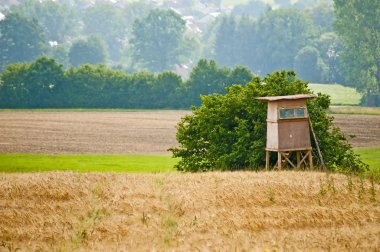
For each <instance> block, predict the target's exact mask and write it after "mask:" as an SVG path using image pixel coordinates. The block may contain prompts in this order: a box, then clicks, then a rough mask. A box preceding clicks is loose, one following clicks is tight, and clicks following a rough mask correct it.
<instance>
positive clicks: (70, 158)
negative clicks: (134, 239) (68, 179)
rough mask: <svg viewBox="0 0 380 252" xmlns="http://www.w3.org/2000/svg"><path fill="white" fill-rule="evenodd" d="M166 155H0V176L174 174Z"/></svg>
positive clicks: (173, 162)
mask: <svg viewBox="0 0 380 252" xmlns="http://www.w3.org/2000/svg"><path fill="white" fill-rule="evenodd" d="M176 162H177V160H175V159H173V158H172V157H171V156H169V155H95V154H90V155H77V154H75V155H74V154H73V155H47V154H3V153H2V154H0V172H45V171H77V172H128V173H146V172H149V173H155V172H168V171H174V170H175V169H174V168H173V167H174V164H175V163H176Z"/></svg>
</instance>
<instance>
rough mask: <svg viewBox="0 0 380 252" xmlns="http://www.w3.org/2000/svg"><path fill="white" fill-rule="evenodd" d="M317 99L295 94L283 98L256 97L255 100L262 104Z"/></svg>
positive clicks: (312, 96)
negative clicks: (262, 102)
mask: <svg viewBox="0 0 380 252" xmlns="http://www.w3.org/2000/svg"><path fill="white" fill-rule="evenodd" d="M315 97H317V96H316V95H315V94H297V95H284V96H265V97H257V98H256V99H258V100H260V101H264V102H271V101H279V100H299V99H313V98H315Z"/></svg>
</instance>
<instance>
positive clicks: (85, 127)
mask: <svg viewBox="0 0 380 252" xmlns="http://www.w3.org/2000/svg"><path fill="white" fill-rule="evenodd" d="M187 113H190V112H189V111H151V112H15V111H8V112H0V153H44V154H169V152H168V151H167V149H168V148H170V147H173V146H175V145H176V144H177V142H176V139H175V133H176V128H175V126H176V124H177V123H178V121H179V120H180V118H181V117H182V116H184V115H185V114H187ZM334 122H335V123H336V125H337V126H339V127H341V128H342V131H343V132H344V133H346V134H347V135H348V136H349V135H356V137H354V138H349V141H350V142H351V143H352V145H353V146H354V147H380V116H379V115H342V114H339V115H335V121H334Z"/></svg>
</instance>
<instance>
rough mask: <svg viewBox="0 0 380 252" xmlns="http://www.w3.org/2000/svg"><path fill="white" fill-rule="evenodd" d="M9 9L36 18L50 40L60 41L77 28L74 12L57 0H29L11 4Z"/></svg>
mask: <svg viewBox="0 0 380 252" xmlns="http://www.w3.org/2000/svg"><path fill="white" fill-rule="evenodd" d="M10 11H11V12H15V13H19V14H20V15H22V16H25V17H28V18H30V19H32V18H36V19H37V20H38V22H39V23H40V24H41V25H42V26H43V27H44V32H45V35H46V39H47V40H50V41H57V42H58V43H61V42H63V41H64V40H65V37H67V36H71V35H73V34H75V31H76V29H77V28H78V25H77V20H76V16H75V14H74V12H73V11H72V10H71V9H70V8H68V7H66V6H64V5H62V4H60V3H58V2H57V1H53V0H45V1H39V0H29V1H25V2H23V3H21V4H17V5H13V6H12V7H11V8H10Z"/></svg>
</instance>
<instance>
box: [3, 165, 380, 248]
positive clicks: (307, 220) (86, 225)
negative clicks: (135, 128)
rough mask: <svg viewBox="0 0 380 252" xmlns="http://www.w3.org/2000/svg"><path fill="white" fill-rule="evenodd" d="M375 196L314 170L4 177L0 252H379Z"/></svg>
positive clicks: (353, 182) (360, 185) (372, 189)
mask: <svg viewBox="0 0 380 252" xmlns="http://www.w3.org/2000/svg"><path fill="white" fill-rule="evenodd" d="M379 191H380V186H379V185H378V184H377V185H374V184H372V185H371V183H370V182H369V181H361V180H359V179H358V178H350V177H346V176H344V175H337V174H334V175H330V176H329V177H328V176H326V174H323V173H314V172H313V173H312V172H298V173H297V172H264V173H255V172H234V173H230V172H224V173H220V172H215V173H202V174H178V173H162V174H150V175H142V174H139V175H133V174H112V173H108V174H105V173H88V174H85V173H71V172H67V173H61V172H56V173H54V172H53V173H33V174H1V177H0V202H1V207H0V251H8V249H13V250H14V249H17V248H20V249H21V251H35V250H44V251H57V250H59V251H72V250H75V249H77V250H87V251H117V250H118V251H120V250H126V251H132V250H134V251H150V250H152V251H155V250H159V251H162V250H164V249H167V250H171V249H175V250H177V251H189V250H192V251H196V250H201V251H205V250H210V249H211V250H215V251H219V250H224V251H235V250H237V251H242V250H243V249H246V250H247V249H256V250H272V249H278V250H287V251H294V250H303V251H308V250H310V249H314V250H333V251H342V250H346V251H347V250H354V251H379V249H380V205H379V202H380V194H379Z"/></svg>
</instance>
